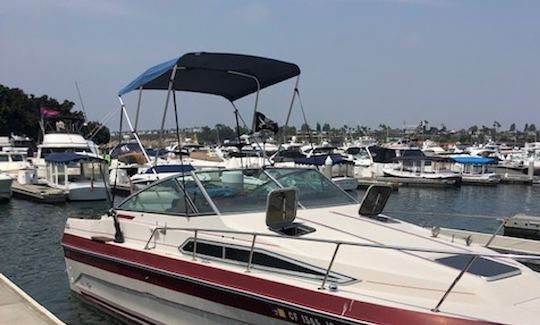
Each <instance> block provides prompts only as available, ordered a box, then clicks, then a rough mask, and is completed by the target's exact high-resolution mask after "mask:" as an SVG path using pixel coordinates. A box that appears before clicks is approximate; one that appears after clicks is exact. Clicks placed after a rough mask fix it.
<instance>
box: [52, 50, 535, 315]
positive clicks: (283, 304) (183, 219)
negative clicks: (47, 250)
mask: <svg viewBox="0 0 540 325" xmlns="http://www.w3.org/2000/svg"><path fill="white" fill-rule="evenodd" d="M299 73H300V70H299V68H298V67H297V66H296V65H294V64H290V63H286V62H282V61H277V60H270V59H265V58H259V57H253V56H245V55H233V54H217V53H189V54H186V55H184V56H182V57H180V58H179V59H175V60H172V61H169V62H166V63H164V64H161V65H159V66H157V67H154V68H152V69H150V70H149V71H148V72H147V73H145V74H143V75H142V76H141V77H140V78H138V79H137V80H135V81H134V82H132V83H131V84H130V85H129V86H128V87H127V88H126V89H124V90H122V91H121V92H120V95H123V94H125V93H126V92H128V91H131V90H136V89H144V88H145V87H148V88H151V89H168V93H170V92H171V91H175V90H184V91H196V92H201V93H210V94H216V95H221V96H223V97H225V98H227V99H229V100H230V101H234V100H236V99H238V98H241V97H243V96H246V95H248V94H251V93H254V92H257V93H258V91H259V90H260V89H261V88H263V87H267V86H269V85H272V84H275V83H277V82H279V81H283V80H286V79H289V78H292V77H295V76H297V75H299ZM171 76H172V77H171ZM246 76H247V77H246ZM248 81H251V82H248ZM254 81H256V82H254ZM254 84H255V85H254ZM293 99H294V97H293ZM291 106H292V105H291ZM390 193H391V190H390V189H389V188H387V187H381V186H379V187H372V188H371V189H370V190H369V191H368V192H367V194H366V196H365V197H364V200H363V201H362V202H361V203H360V202H358V201H357V200H356V199H355V198H353V197H351V196H350V195H348V194H347V193H346V192H344V191H342V190H341V189H340V188H339V187H338V186H336V185H335V184H334V183H332V182H331V181H330V180H328V178H327V177H325V176H324V175H322V174H321V173H320V172H318V171H317V170H314V169H309V168H274V167H264V168H255V169H246V168H245V169H224V170H223V169H222V170H202V171H192V172H189V173H183V174H181V175H175V176H171V177H169V178H165V179H160V180H159V181H158V182H156V183H154V184H153V185H151V186H148V187H146V188H144V189H143V190H141V191H140V192H137V193H134V194H132V195H131V196H129V197H128V198H127V199H125V200H124V201H123V202H122V203H120V204H119V205H118V206H116V207H115V208H114V209H112V210H111V211H110V212H109V213H108V214H107V215H104V216H102V217H101V218H99V219H87V220H85V219H78V218H69V219H68V220H67V222H66V226H65V230H64V235H63V238H62V246H63V249H64V255H65V260H66V266H67V275H68V279H69V285H70V288H71V290H72V291H73V292H74V293H76V294H77V295H79V296H80V297H82V298H83V299H86V300H87V301H89V302H91V303H94V304H96V305H98V306H100V307H101V308H104V309H106V310H108V311H111V312H112V313H114V314H116V315H118V316H119V317H121V318H123V319H125V320H128V321H130V322H135V323H144V324H179V323H194V324H195V323H196V324H199V323H206V324H209V323H216V324H223V323H227V324H231V323H238V324H246V323H249V324H266V323H273V324H280V323H286V322H289V323H300V324H493V323H507V324H535V323H536V322H537V315H538V309H539V308H540V277H539V276H538V274H537V273H535V272H533V271H532V270H530V269H529V268H527V267H526V266H524V265H522V264H520V263H518V262H516V261H515V260H514V259H513V257H514V256H513V255H505V254H498V253H496V252H494V251H492V250H490V249H489V248H486V247H483V246H480V245H477V244H475V243H472V242H471V241H470V240H463V239H456V238H450V237H444V236H441V235H439V234H438V233H437V232H436V231H435V230H431V231H430V230H429V229H424V228H421V227H417V226H414V225H412V224H409V223H406V222H403V221H400V220H397V219H394V218H391V217H388V216H385V215H383V214H381V213H382V210H383V208H384V205H385V203H386V201H387V199H388V196H389V195H390ZM532 258H535V257H532ZM536 258H538V257H536Z"/></svg>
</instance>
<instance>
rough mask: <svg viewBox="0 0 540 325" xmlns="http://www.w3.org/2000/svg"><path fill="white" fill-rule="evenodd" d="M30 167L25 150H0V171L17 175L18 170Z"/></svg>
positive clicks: (13, 175)
mask: <svg viewBox="0 0 540 325" xmlns="http://www.w3.org/2000/svg"><path fill="white" fill-rule="evenodd" d="M30 168H31V166H30V164H29V162H28V159H27V156H26V152H22V151H11V150H9V151H0V172H2V173H6V174H8V175H10V176H12V177H17V176H18V174H19V172H20V171H22V170H28V169H30Z"/></svg>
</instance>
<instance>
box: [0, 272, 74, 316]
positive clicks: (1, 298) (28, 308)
mask: <svg viewBox="0 0 540 325" xmlns="http://www.w3.org/2000/svg"><path fill="white" fill-rule="evenodd" d="M0 324H34V325H41V324H64V323H63V322H62V321H61V320H59V319H58V318H57V317H56V316H54V315H53V314H52V313H51V312H49V311H48V310H47V309H45V308H44V307H43V306H41V305H40V304H38V303H37V302H36V301H35V300H34V299H32V297H30V296H29V295H27V294H26V293H25V292H24V291H22V290H21V289H20V288H18V287H17V286H16V285H15V284H13V282H11V281H10V280H9V279H8V278H6V277H5V276H4V275H2V274H0Z"/></svg>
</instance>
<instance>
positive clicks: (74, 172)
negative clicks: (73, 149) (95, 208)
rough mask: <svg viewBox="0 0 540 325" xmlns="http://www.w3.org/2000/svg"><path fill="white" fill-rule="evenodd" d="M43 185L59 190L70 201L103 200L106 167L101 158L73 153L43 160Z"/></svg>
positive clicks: (51, 155) (105, 197)
mask: <svg viewBox="0 0 540 325" xmlns="http://www.w3.org/2000/svg"><path fill="white" fill-rule="evenodd" d="M45 162H46V170H47V173H46V181H47V186H49V187H52V188H57V189H60V190H63V191H64V192H65V193H66V196H67V198H68V199H69V200H70V201H99V200H106V199H107V195H108V193H107V184H106V182H107V179H108V174H107V168H106V166H105V165H106V163H105V161H104V160H103V159H101V158H99V157H96V156H93V155H88V154H77V153H51V154H49V155H47V157H45Z"/></svg>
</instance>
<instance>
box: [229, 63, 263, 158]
mask: <svg viewBox="0 0 540 325" xmlns="http://www.w3.org/2000/svg"><path fill="white" fill-rule="evenodd" d="M227 73H230V74H234V75H237V76H241V77H246V78H250V79H253V80H255V83H256V85H257V92H256V93H255V108H254V109H253V120H252V123H251V131H252V132H253V133H255V125H256V123H257V120H256V119H255V117H256V115H257V107H258V105H259V93H260V92H261V83H260V82H259V79H257V77H255V76H252V75H250V74H247V73H243V72H238V71H232V70H229V71H227ZM253 140H254V141H255V144H256V145H257V147H258V148H259V150H260V151H262V153H263V160H264V161H268V163H269V164H270V165H272V161H271V160H270V158H268V156H267V155H266V151H264V150H263V148H262V147H261V144H260V143H259V141H257V139H256V138H255V137H253Z"/></svg>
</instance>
